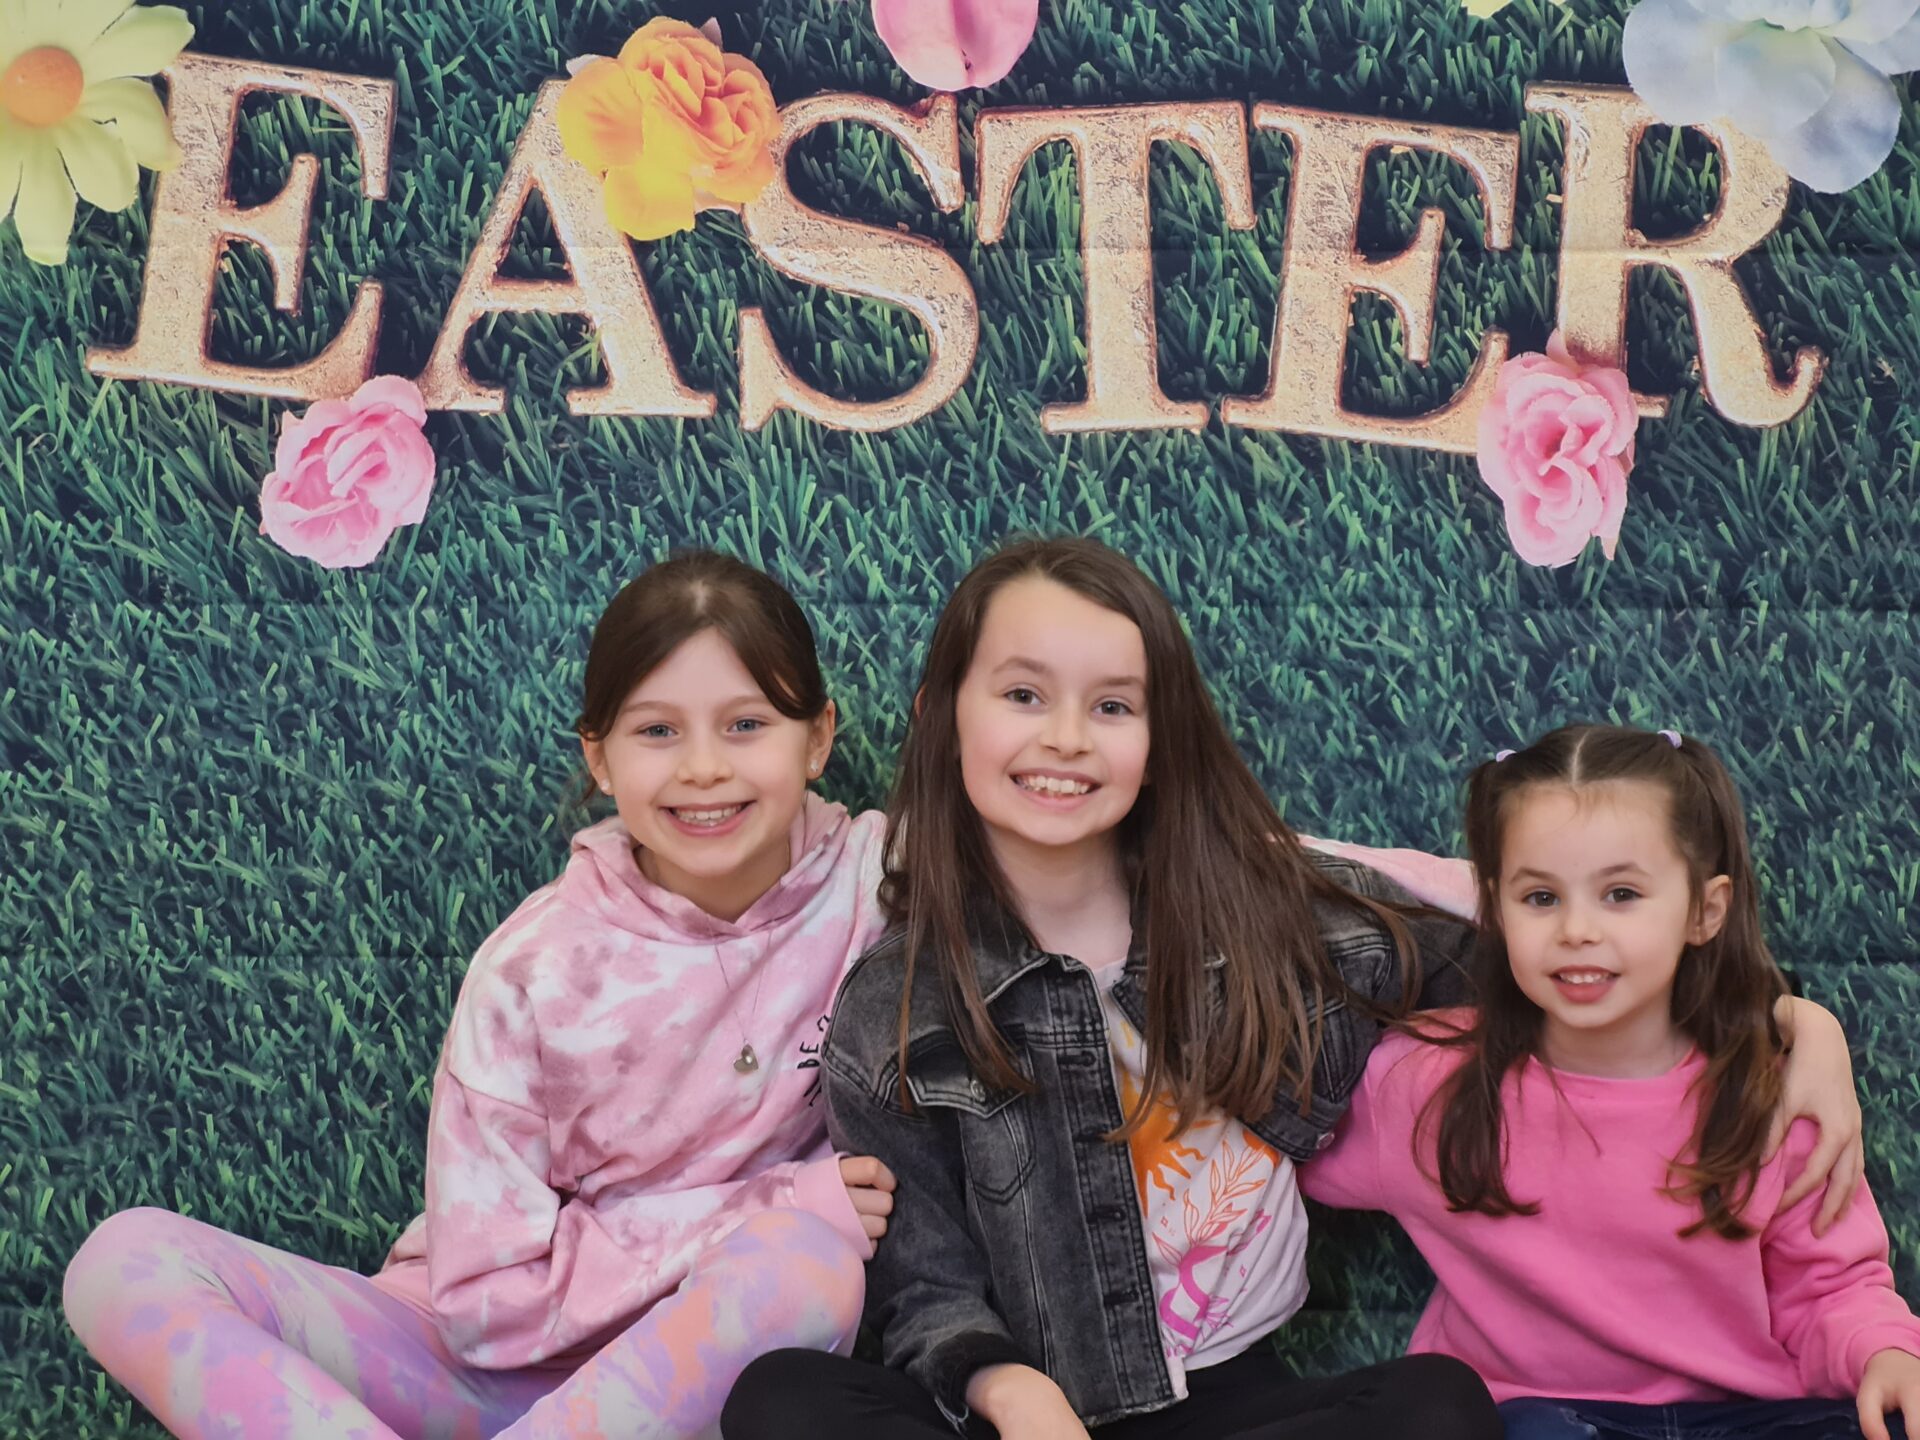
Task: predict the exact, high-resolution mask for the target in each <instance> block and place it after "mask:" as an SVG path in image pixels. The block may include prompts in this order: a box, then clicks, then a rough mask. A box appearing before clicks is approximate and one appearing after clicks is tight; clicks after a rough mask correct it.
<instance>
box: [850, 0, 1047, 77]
mask: <svg viewBox="0 0 1920 1440" xmlns="http://www.w3.org/2000/svg"><path fill="white" fill-rule="evenodd" d="M1039 18H1040V0H873V28H874V29H876V30H878V31H879V32H880V38H881V40H882V41H884V42H885V44H886V47H887V49H888V51H889V52H890V53H891V54H892V55H893V58H894V59H895V60H896V61H898V62H899V65H900V68H901V69H902V70H904V71H906V72H907V74H909V75H911V76H912V77H913V78H914V79H915V80H918V81H919V82H920V83H921V84H922V85H925V86H928V87H929V88H931V89H934V90H964V89H966V88H967V87H968V86H969V85H976V86H978V85H991V84H993V83H994V81H996V80H999V79H1001V78H1003V77H1004V76H1005V75H1006V73H1007V72H1008V71H1009V70H1011V69H1013V65H1014V62H1015V61H1016V60H1018V59H1019V58H1020V57H1021V55H1023V54H1025V53H1026V49H1027V44H1028V42H1030V41H1031V40H1032V39H1033V27H1034V25H1035V24H1036V23H1038V21H1039Z"/></svg>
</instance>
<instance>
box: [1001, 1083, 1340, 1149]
mask: <svg viewBox="0 0 1920 1440" xmlns="http://www.w3.org/2000/svg"><path fill="white" fill-rule="evenodd" d="M967 1089H968V1090H970V1091H972V1092H973V1098H974V1099H976V1100H984V1099H986V1098H987V1087H986V1086H984V1085H982V1084H981V1083H980V1082H979V1081H978V1080H969V1081H968V1082H967ZM1327 1138H1328V1139H1329V1140H1331V1139H1332V1138H1333V1137H1332V1136H1331V1135H1329V1136H1328V1137H1327Z"/></svg>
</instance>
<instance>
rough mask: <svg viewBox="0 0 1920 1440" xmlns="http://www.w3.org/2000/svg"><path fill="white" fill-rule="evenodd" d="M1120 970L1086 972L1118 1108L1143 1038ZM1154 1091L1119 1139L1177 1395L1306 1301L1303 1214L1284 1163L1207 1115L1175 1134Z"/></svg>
mask: <svg viewBox="0 0 1920 1440" xmlns="http://www.w3.org/2000/svg"><path fill="white" fill-rule="evenodd" d="M1123 969H1124V966H1123V965H1121V964H1113V965H1108V966H1104V967H1102V968H1101V969H1099V970H1096V971H1094V980H1095V981H1096V982H1097V983H1098V984H1099V987H1100V1001H1101V1006H1102V1008H1103V1009H1104V1011H1105V1013H1106V1020H1107V1039H1108V1042H1109V1046H1110V1048H1111V1050H1112V1052H1113V1069H1114V1079H1115V1082H1116V1083H1117V1084H1118V1086H1119V1089H1120V1105H1121V1110H1122V1112H1123V1113H1125V1114H1128V1115H1131V1114H1132V1113H1133V1107H1134V1106H1135V1105H1136V1104H1137V1103H1138V1102H1139V1097H1140V1086H1141V1078H1142V1076H1143V1075H1144V1073H1145V1071H1146V1042H1145V1040H1144V1039H1143V1038H1142V1037H1141V1035H1140V1033H1139V1032H1138V1031H1137V1030H1135V1029H1134V1028H1133V1025H1132V1023H1131V1022H1130V1021H1129V1020H1128V1019H1127V1017H1126V1013H1125V1012H1124V1011H1123V1010H1121V1008H1120V1004H1119V1002H1118V1001H1117V1000H1115V999H1114V996H1113V987H1114V986H1115V985H1116V984H1118V983H1119V980H1120V975H1121V972H1122V970H1123ZM1173 1116H1174V1111H1173V1105H1172V1099H1171V1097H1170V1096H1167V1095H1164V1094H1163V1095H1156V1096H1155V1097H1154V1098H1153V1102H1152V1104H1151V1105H1150V1106H1149V1107H1148V1111H1147V1117H1146V1119H1145V1120H1144V1121H1143V1122H1142V1124H1141V1126H1140V1128H1139V1129H1138V1130H1136V1131H1135V1132H1134V1134H1133V1137H1132V1139H1131V1140H1130V1141H1129V1142H1128V1149H1129V1150H1130V1151H1131V1152H1132V1157H1133V1181H1134V1189H1135V1192H1136V1194H1137V1195H1138V1197H1139V1200H1140V1210H1141V1218H1142V1221H1143V1223H1144V1224H1145V1226H1146V1231H1147V1260H1148V1263H1149V1264H1150V1266H1151V1268H1152V1273H1153V1291H1154V1299H1155V1301H1156V1302H1157V1306H1158V1309H1159V1313H1160V1339H1161V1344H1162V1346H1163V1348H1164V1349H1165V1351H1166V1356H1167V1371H1168V1373H1169V1374H1170V1375H1171V1376H1172V1378H1173V1388H1174V1393H1175V1394H1177V1395H1178V1396H1179V1397H1180V1398H1181V1399H1182V1400H1184V1399H1186V1398H1187V1371H1189V1370H1199V1369H1202V1368H1204V1367H1205V1366H1208V1365H1218V1364H1220V1363H1222V1362H1223V1361H1226V1360H1231V1359H1232V1358H1233V1357H1234V1356H1236V1355H1238V1354H1240V1352H1241V1351H1243V1350H1245V1349H1246V1348H1247V1347H1248V1346H1250V1345H1252V1344H1253V1342H1254V1341H1256V1340H1258V1339H1260V1338H1261V1337H1262V1336H1263V1335H1266V1334H1268V1333H1270V1332H1271V1331H1272V1330H1274V1329H1275V1328H1276V1327H1277V1326H1279V1325H1281V1324H1283V1323H1284V1322H1285V1321H1286V1320H1288V1319H1289V1318H1290V1317H1291V1316H1292V1315H1293V1313H1294V1312H1295V1311H1296V1310H1298V1309H1299V1308H1300V1306H1301V1305H1302V1304H1303V1303H1304V1302H1305V1301H1306V1298H1307V1265H1306V1255H1307V1216H1306V1211H1305V1209H1304V1208H1303V1207H1302V1206H1301V1203H1300V1190H1299V1187H1298V1185H1296V1184H1295V1182H1294V1173H1293V1162H1292V1161H1291V1160H1289V1159H1288V1158H1287V1157H1286V1156H1285V1155H1282V1154H1281V1153H1280V1152H1279V1151H1277V1150H1275V1149H1274V1148H1273V1147H1272V1146H1271V1145H1269V1144H1267V1142H1266V1141H1264V1140H1262V1139H1261V1138H1260V1137H1259V1136H1258V1135H1255V1134H1254V1133H1253V1132H1252V1131H1250V1130H1248V1129H1247V1128H1246V1126H1244V1125H1242V1124H1241V1123H1240V1122H1239V1121H1238V1120H1232V1119H1229V1118H1228V1117H1226V1116H1225V1115H1221V1114H1214V1115H1211V1116H1208V1117H1206V1118H1203V1119H1201V1120H1199V1121H1197V1122H1195V1123H1194V1124H1193V1125H1192V1126H1190V1127H1189V1128H1188V1129H1187V1131H1186V1133H1184V1134H1182V1135H1180V1136H1179V1137H1177V1138H1175V1137H1174V1136H1173V1135H1172V1134H1171V1131H1172V1129H1173Z"/></svg>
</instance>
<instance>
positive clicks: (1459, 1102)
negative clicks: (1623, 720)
mask: <svg viewBox="0 0 1920 1440" xmlns="http://www.w3.org/2000/svg"><path fill="white" fill-rule="evenodd" d="M1670 734H1672V732H1662V733H1659V734H1655V733H1653V732H1651V731H1647V730H1634V729H1627V728H1624V727H1620V726H1612V725H1570V726H1567V727H1565V728H1563V729H1560V730H1555V731H1554V732H1553V733H1552V734H1550V735H1547V736H1545V737H1543V738H1542V739H1540V740H1539V741H1537V742H1535V743H1534V744H1532V745H1530V746H1528V747H1527V748H1526V749H1524V750H1520V751H1516V752H1514V753H1512V754H1510V755H1507V756H1506V757H1505V758H1504V759H1501V760H1498V761H1489V762H1488V763H1486V764H1483V765H1481V766H1480V767H1479V768H1478V769H1476V770H1475V771H1474V772H1473V775H1472V777H1471V778H1470V779H1469V780H1468V782H1467V807H1466V828H1467V850H1468V853H1469V854H1470V856H1471V857H1472V860H1473V864H1474V870H1475V873H1476V874H1477V875H1478V876H1479V877H1480V943H1479V946H1478V949H1477V951H1476V955H1475V982H1476V986H1477V990H1478V994H1479V1010H1478V1012H1477V1014H1476V1016H1475V1018H1474V1020H1473V1022H1472V1024H1471V1025H1470V1026H1468V1027H1467V1028H1466V1029H1465V1030H1463V1031H1461V1032H1459V1033H1458V1034H1457V1035H1454V1036H1447V1037H1436V1036H1431V1035H1430V1036H1428V1037H1427V1038H1429V1039H1439V1040H1440V1042H1441V1043H1448V1044H1460V1045H1463V1046H1465V1047H1466V1049H1467V1058H1466V1060H1465V1061H1464V1062H1463V1063H1462V1064H1461V1065H1460V1067H1459V1068H1458V1069H1457V1070H1456V1071H1454V1072H1453V1074H1452V1075H1451V1076H1450V1077H1449V1079H1448V1080H1447V1082H1446V1084H1445V1085H1443V1086H1442V1087H1441V1089H1440V1090H1439V1091H1438V1092H1436V1093H1435V1095H1434V1096H1433V1098H1432V1100H1431V1101H1429V1102H1428V1105H1427V1108H1426V1111H1425V1112H1423V1114H1422V1117H1421V1127H1420V1128H1421V1130H1422V1131H1426V1130H1427V1129H1428V1127H1429V1125H1430V1124H1432V1123H1433V1122H1434V1121H1435V1120H1436V1119H1437V1131H1435V1132H1434V1160H1435V1165H1436V1170H1437V1174H1436V1175H1435V1179H1436V1180H1437V1181H1438V1183H1439V1185H1440V1187H1441V1189H1442V1190H1443V1191H1444V1192H1445V1194H1446V1197H1447V1202H1448V1206H1449V1208H1451V1209H1453V1210H1455V1211H1478V1212H1480V1213H1481V1214H1484V1215H1531V1214H1534V1213H1536V1212H1537V1210H1538V1208H1539V1207H1538V1206H1537V1205H1536V1204H1533V1203H1530V1202H1521V1201H1518V1200H1516V1199H1515V1198H1514V1197H1513V1195H1512V1194H1511V1193H1510V1192H1509V1191H1508V1189H1507V1185H1506V1178H1505V1175H1504V1173H1503V1171H1504V1157H1505V1153H1506V1146H1505V1140H1504V1133H1503V1118H1502V1108H1501V1103H1500V1091H1501V1085H1502V1082H1503V1080H1504V1079H1505V1077H1506V1074H1507V1072H1508V1071H1509V1070H1511V1069H1513V1068H1514V1067H1515V1066H1517V1065H1520V1064H1522V1063H1524V1062H1525V1061H1526V1059H1527V1057H1529V1056H1532V1055H1537V1054H1538V1052H1539V1043H1540V1032H1541V1021H1542V1019H1543V1012H1542V1011H1541V1010H1540V1008H1539V1007H1538V1006H1537V1005H1535V1004H1534V1003H1533V1001H1531V1000H1529V999H1528V998H1527V997H1526V995H1525V993H1524V992H1523V991H1522V990H1521V989H1520V986H1519V983H1518V982H1517V981H1516V980H1515V979H1514V978H1513V970H1512V967H1511V966H1510V965H1509V963H1508V960H1507V947H1506V940H1505V937H1504V936H1503V934H1502V932H1501V928H1500V905H1499V878H1500V875H1501V874H1502V866H1503V865H1504V863H1505V857H1504V855H1503V841H1504V837H1505V833H1506V828H1507V823H1508V821H1509V820H1510V819H1511V818H1512V816H1513V814H1514V811H1515V810H1516V808H1517V807H1518V806H1519V805H1520V804H1521V803H1522V801H1523V799H1524V797H1525V796H1526V795H1527V794H1528V793H1529V792H1531V791H1533V790H1534V789H1536V788H1537V787H1540V786H1566V787H1570V788H1573V789H1576V790H1578V789H1582V788H1585V787H1588V786H1594V785H1602V784H1607V783H1609V782H1614V781H1622V780H1638V781H1644V782H1647V783H1649V784H1653V785H1657V786H1659V787H1660V788H1661V789H1662V790H1663V791H1665V792H1666V795H1667V801H1668V805H1667V810H1668V823H1669V824H1670V826H1671V827H1672V834H1673V842H1674V845H1675V847H1676V848H1677V849H1678V850H1679V851H1680V854H1681V855H1682V856H1683V857H1684V858H1685V860H1686V863H1687V883H1688V888H1689V890H1690V892H1691V894H1692V897H1693V904H1694V906H1695V907H1696V909H1697V907H1698V906H1699V905H1700V903H1701V901H1702V897H1703V895H1704V893H1705V888H1706V884H1707V882H1708V881H1709V880H1710V879H1712V878H1713V877H1715V876H1718V875H1725V876H1726V877H1727V878H1728V879H1729V880H1730V881H1731V882H1732V895H1731V897H1730V900H1729V904H1728V908H1727V915H1726V920H1725V922H1724V923H1723V924H1722V926H1721V927H1720V930H1719V933H1718V934H1716V935H1715V936H1714V937H1713V938H1712V939H1710V940H1708V941H1707V942H1706V943H1704V944H1702V945H1688V946H1687V947H1686V948H1685V949H1684V951H1683V952H1682V953H1681V956H1680V966H1679V969H1678V970H1677V971H1676V972H1675V974H1674V981H1673V1000H1672V1014H1673V1022H1674V1024H1675V1025H1677V1026H1678V1027H1679V1028H1680V1029H1681V1030H1682V1031H1684V1032H1685V1033H1686V1034H1687V1035H1688V1036H1689V1037H1690V1038H1691V1039H1692V1040H1693V1041H1694V1043H1695V1044H1696V1045H1698V1046H1699V1047H1700V1050H1701V1052H1702V1053H1703V1054H1704V1055H1705V1056H1706V1060H1707V1068H1706V1070H1705V1072H1704V1073H1703V1074H1702V1075H1701V1076H1700V1078H1699V1079H1698V1080H1697V1081H1696V1082H1695V1084H1694V1094H1695V1096H1696V1098H1697V1101H1698V1106H1699V1110H1698V1117H1699V1118H1698V1120H1697V1121H1696V1123H1695V1126H1694V1132H1693V1138H1692V1140H1691V1141H1690V1142H1689V1145H1688V1152H1689V1153H1690V1154H1691V1155H1692V1157H1693V1158H1692V1159H1691V1160H1687V1159H1685V1158H1684V1156H1676V1157H1675V1159H1674V1161H1673V1165H1672V1173H1673V1175H1674V1176H1675V1177H1676V1178H1675V1180H1674V1182H1673V1184H1672V1185H1670V1186H1669V1187H1668V1192H1667V1193H1669V1194H1671V1195H1673V1196H1674V1197H1675V1198H1677V1199H1681V1200H1690V1201H1696V1202H1698V1204H1699V1206H1700V1218H1699V1219H1698V1220H1697V1221H1695V1222H1693V1223H1692V1224H1690V1225H1688V1226H1687V1227H1686V1228H1685V1229H1683V1230H1682V1231H1681V1232H1680V1233H1681V1234H1683V1235H1691V1234H1694V1233H1695V1232H1697V1231H1699V1230H1700V1229H1702V1228H1711V1229H1712V1230H1714V1231H1716V1232H1717V1233H1719V1234H1721V1235H1725V1236H1727V1237H1729V1238H1733V1239H1738V1238H1740V1237H1742V1236H1745V1235H1749V1234H1751V1233H1752V1231H1751V1229H1750V1228H1749V1227H1748V1226H1747V1225H1745V1224H1744V1223H1743V1222H1742V1221H1741V1219H1740V1211H1741V1210H1742V1209H1743V1208H1744V1207H1745V1205H1746V1202H1747V1200H1748V1199H1749V1198H1750V1197H1751V1196H1752V1193H1753V1187H1754V1184H1755V1182H1756V1181H1757V1179H1758V1174H1759V1168H1760V1160H1761V1155H1762V1152H1763V1151H1764V1149H1765V1147H1766V1142H1767V1134H1768V1130H1769V1128H1770V1127H1771V1125H1772V1123H1773V1113H1774V1109H1775V1107H1776V1106H1777V1105H1778V1103H1779V1099H1780V1086H1781V1077H1780V1067H1779V1063H1778V1062H1779V1059H1780V1056H1781V1053H1782V1050H1783V1045H1782V1042H1781V1037H1780V1031H1779V1028H1778V1026H1777V1025H1776V1023H1775V1020H1774V1006H1775V1004H1776V1003H1777V1002H1778V1000H1779V998H1780V997H1781V996H1782V995H1784V994H1785V993H1786V983H1785V981H1784V980H1783V979H1782V978H1781V975H1780V971H1779V969H1778V967H1776V966H1775V964H1774V963H1773V957H1772V955H1771V954H1769V953H1768V950H1767V945H1766V941H1765V940H1764V939H1763V938H1762V936H1761V933H1760V912H1759V907H1758V903H1757V900H1756V896H1757V893H1758V892H1757V887H1756V885H1755V883H1754V874H1753V861H1752V857H1751V856H1750V854H1749V852H1748V849H1747V827H1746V817H1745V815H1744V813H1743V812H1742V810H1741V807H1740V796H1739V793H1738V792H1737V791H1736V790H1735V789H1734V785H1733V780H1732V778H1731V777H1729V776H1728V774H1727V771H1726V767H1725V766H1723V765H1722V764H1721V763H1720V759H1719V757H1718V756H1716V755H1715V754H1714V753H1713V751H1712V750H1711V749H1709V748H1708V747H1707V746H1705V745H1703V744H1701V743H1700V742H1699V741H1698V740H1694V739H1691V738H1683V739H1682V740H1681V743H1680V744H1679V745H1678V746H1676V745H1674V744H1673V743H1672V740H1671V739H1669V738H1668V737H1669V735H1670Z"/></svg>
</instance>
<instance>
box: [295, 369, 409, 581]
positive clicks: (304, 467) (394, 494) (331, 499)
mask: <svg viewBox="0 0 1920 1440" xmlns="http://www.w3.org/2000/svg"><path fill="white" fill-rule="evenodd" d="M426 421H427V407H426V405H425V404H424V403H423V402H422V400H421V397H420V388H419V386H417V385H415V384H414V383H413V381H411V380H404V379H402V378H401V377H400V376H398V375H381V376H378V377H376V378H374V379H372V380H369V381H367V383H366V384H364V385H362V386H361V387H360V388H359V389H358V390H356V391H354V392H353V396H352V398H351V399H347V400H321V401H319V402H317V403H315V404H314V405H313V406H311V407H310V408H309V409H308V410H307V413H306V414H305V415H302V416H301V417H300V418H299V419H297V420H295V419H292V418H291V417H289V419H288V420H287V422H286V427H285V429H283V430H282V431H281V432H280V445H279V448H278V449H277V450H276V451H275V452H274V468H273V473H272V474H271V475H269V476H267V478H266V480H265V481H264V482H263V483H262V484H261V487H260V533H261V534H262V535H265V536H266V537H267V538H268V539H270V540H272V541H273V543H274V544H276V545H278V546H279V547H280V548H281V549H283V550H285V551H287V552H288V553H289V554H292V555H300V556H303V557H305V558H306V559H308V560H313V561H316V562H317V563H319V564H321V565H324V566H326V567H327V568H328V569H329V570H343V569H353V568H357V567H359V566H361V565H366V564H369V563H371V562H372V560H373V559H374V557H375V556H377V555H378V554H379V553H380V551H381V549H382V548H383V547H384V546H385V545H386V543H387V540H388V538H389V537H391V536H392V534H393V532H394V531H395V530H396V529H397V528H398V527H400V526H402V525H416V524H418V523H419V522H420V519H421V517H422V516H424V515H425V514H426V513H427V501H428V500H429V499H431V498H432V496H433V472H434V458H433V446H431V445H429V444H428V443H427V437H426V436H425V434H423V433H422V431H421V427H422V426H423V425H425V424H426Z"/></svg>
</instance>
